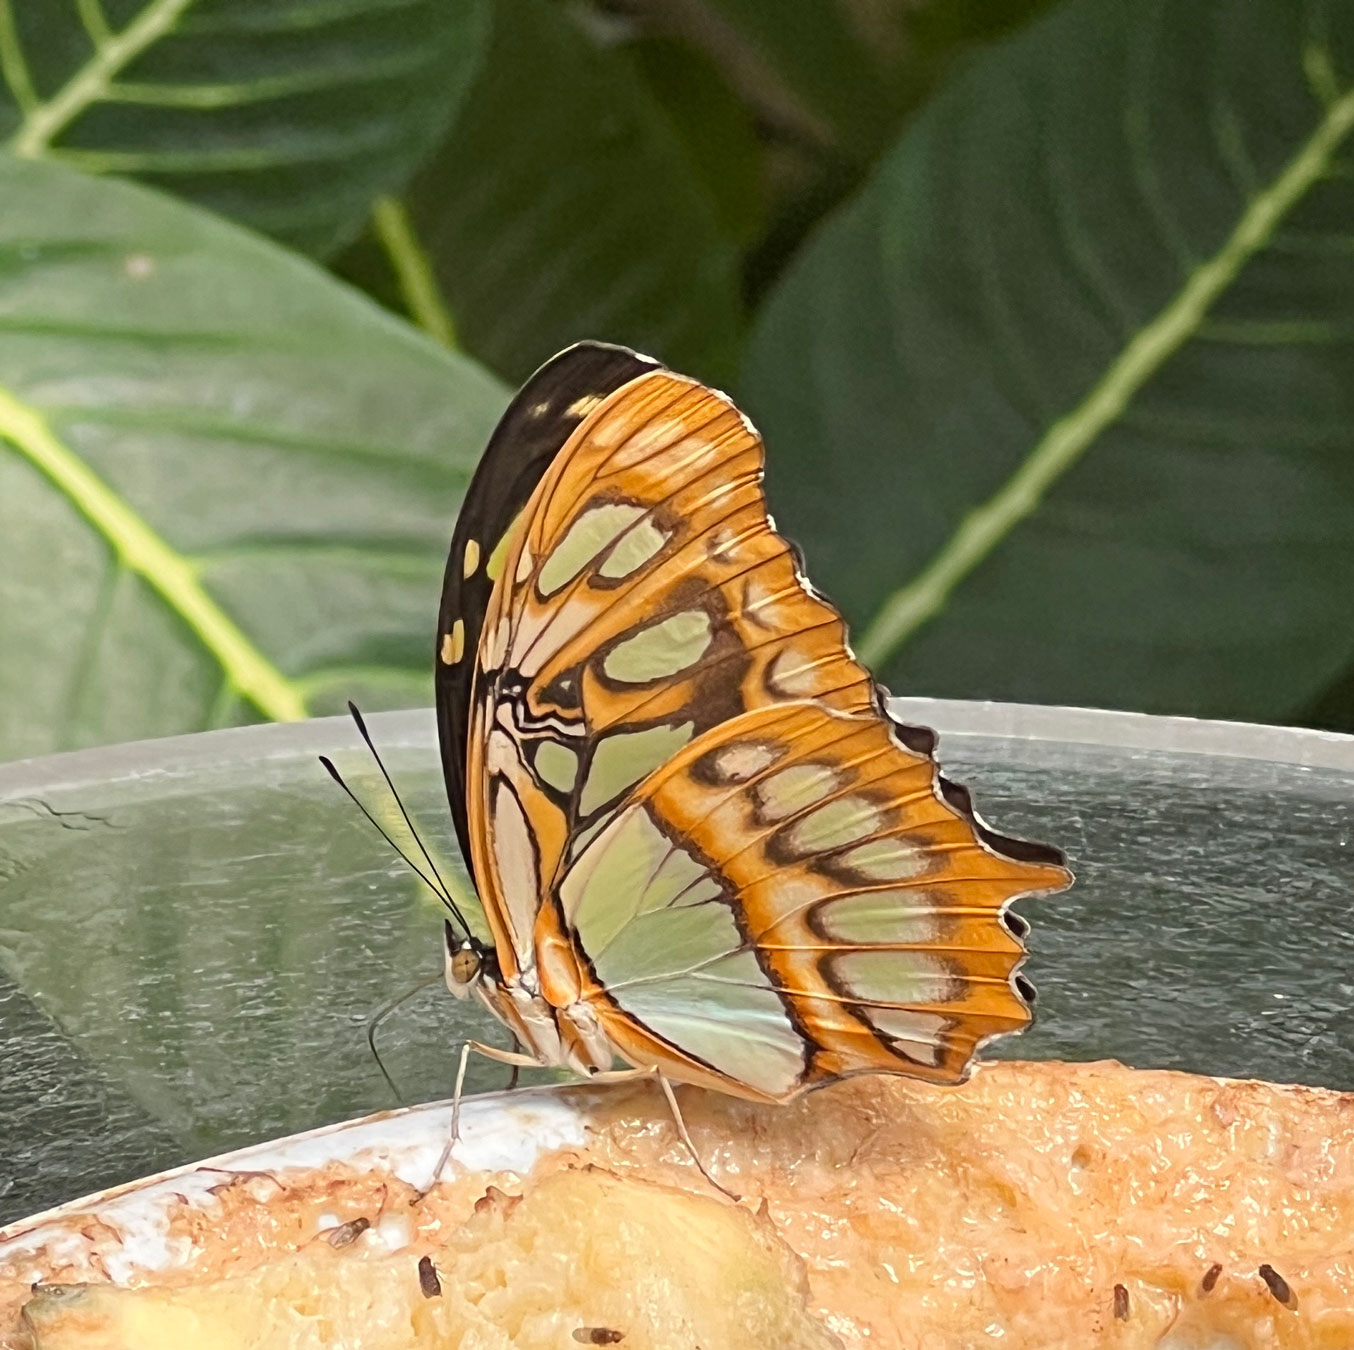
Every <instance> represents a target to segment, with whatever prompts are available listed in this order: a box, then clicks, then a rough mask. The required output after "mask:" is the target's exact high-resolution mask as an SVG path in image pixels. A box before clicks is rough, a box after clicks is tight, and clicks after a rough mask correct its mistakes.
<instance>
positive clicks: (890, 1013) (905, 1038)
mask: <svg viewBox="0 0 1354 1350" xmlns="http://www.w3.org/2000/svg"><path fill="white" fill-rule="evenodd" d="M866 1011H867V1013H868V1016H869V1020H870V1025H871V1026H873V1027H874V1028H875V1029H876V1030H877V1031H882V1032H883V1033H884V1035H885V1036H891V1037H892V1038H893V1039H894V1040H895V1041H899V1042H901V1044H900V1046H899V1048H900V1049H901V1050H902V1051H903V1053H904V1054H905V1055H908V1056H909V1057H910V1058H912V1059H915V1060H919V1061H920V1062H921V1063H923V1064H931V1065H937V1064H939V1063H940V1061H941V1057H942V1056H943V1055H944V1053H945V1047H944V1035H945V1032H946V1031H948V1030H949V1028H950V1025H951V1023H950V1019H949V1018H948V1017H942V1016H941V1015H940V1014H939V1013H929V1012H915V1011H913V1010H912V1009H911V1008H869V1009H867V1010H866Z"/></svg>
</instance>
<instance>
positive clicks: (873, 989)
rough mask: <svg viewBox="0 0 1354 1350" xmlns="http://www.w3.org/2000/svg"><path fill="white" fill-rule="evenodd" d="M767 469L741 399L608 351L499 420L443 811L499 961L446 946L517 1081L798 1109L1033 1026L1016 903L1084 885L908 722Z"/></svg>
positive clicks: (461, 622)
mask: <svg viewBox="0 0 1354 1350" xmlns="http://www.w3.org/2000/svg"><path fill="white" fill-rule="evenodd" d="M763 459H764V456H763V447H762V443H761V440H760V438H759V437H758V435H757V433H756V431H755V430H754V429H753V427H752V425H751V423H750V422H749V421H748V420H747V418H746V417H745V416H743V414H742V413H741V412H740V411H739V410H738V409H737V408H736V407H735V406H734V405H733V403H732V402H730V400H729V399H728V398H726V397H725V396H724V395H723V394H720V393H718V392H716V391H715V390H713V389H710V388H707V387H706V386H704V385H702V384H700V383H698V382H697V381H695V380H692V379H688V378H686V377H684V376H681V375H678V374H675V373H673V372H672V371H670V370H667V369H665V368H664V367H662V366H661V365H659V364H658V363H657V362H656V361H653V360H651V359H649V358H647V357H644V356H640V355H638V354H636V353H634V352H631V351H628V350H626V349H624V348H619V347H612V346H607V345H603V344H600V343H584V344H580V345H578V346H575V347H571V348H569V349H568V350H566V351H564V352H563V353H561V354H560V355H559V356H557V357H555V358H554V359H553V360H551V361H550V362H548V363H547V364H546V365H545V366H543V367H542V368H541V369H540V370H539V371H537V372H536V374H535V375H533V376H532V377H531V378H530V380H528V381H527V383H526V385H525V386H524V387H523V388H522V390H521V391H520V392H519V393H518V394H517V396H516V397H515V398H514V399H513V401H512V403H511V405H510V406H509V407H508V409H507V411H506V412H505V414H504V415H503V418H502V420H501V421H500V422H499V424H498V427H497V429H496V430H495V431H494V433H493V436H492V438H491V440H490V441H489V444H488V447H487V449H486V451H485V453H484V456H483V459H482V460H481V462H480V464H479V467H478V469H477V471H476V473H475V474H474V477H473V479H472V481H471V483H470V486H469V488H468V491H467V495H466V498H465V501H464V505H463V507H462V510H461V514H460V516H459V518H458V521H457V524H456V527H455V532H454V535H453V539H452V544H451V551H450V556H449V558H448V562H447V568H446V575H445V579H444V583H443V593H442V604H441V611H440V615H439V620H438V633H437V650H436V670H435V691H436V703H437V722H438V734H439V742H440V748H441V756H442V764H443V769H444V773H445V778H446V786H447V795H448V800H449V804H450V807H451V815H452V819H453V821H454V824H455V828H456V833H457V836H458V838H459V841H460V844H461V849H462V852H463V854H464V856H465V858H466V860H467V863H468V866H469V868H470V872H471V876H472V880H473V882H474V886H475V889H476V891H477V892H478V895H479V897H480V901H481V903H482V905H483V909H484V914H485V918H486V920H487V925H488V929H489V932H490V934H491V937H492V941H491V942H485V941H483V940H482V939H481V938H479V937H477V936H476V935H475V934H474V933H473V932H471V931H470V929H469V928H468V927H464V928H461V929H458V928H456V927H453V926H452V924H451V923H450V922H448V924H447V930H446V932H447V940H446V962H445V965H446V970H445V975H446V981H447V984H448V987H449V988H450V989H451V990H452V992H453V993H456V994H458V995H460V996H462V997H471V996H473V997H477V998H479V999H480V1000H481V1001H482V1002H483V1003H484V1004H485V1005H486V1006H487V1007H488V1008H489V1010H490V1011H491V1012H492V1013H493V1014H494V1015H495V1016H496V1017H497V1018H498V1019H499V1020H500V1021H501V1022H503V1023H504V1024H505V1025H506V1026H507V1027H508V1028H509V1029H510V1030H511V1032H512V1033H513V1035H514V1036H515V1037H516V1039H517V1041H518V1042H519V1043H520V1045H521V1046H522V1047H523V1048H524V1050H525V1055H524V1056H523V1058H524V1060H525V1061H527V1062H534V1063H540V1064H544V1065H551V1066H563V1067H568V1068H570V1069H572V1070H574V1071H575V1072H577V1073H579V1074H582V1075H585V1076H596V1075H599V1074H606V1073H609V1072H611V1071H613V1070H614V1069H615V1068H616V1066H617V1065H618V1064H619V1065H623V1066H629V1067H630V1068H631V1069H633V1070H635V1071H643V1072H653V1073H656V1074H658V1075H660V1078H661V1079H663V1080H672V1081H675V1082H681V1083H689V1084H696V1085H699V1086H701V1087H705V1088H712V1089H716V1090H718V1091H721V1092H725V1093H730V1094H732V1095H734V1096H738V1097H743V1098H748V1099H751V1100H755V1101H774V1102H781V1101H786V1100H788V1099H789V1098H792V1097H794V1096H795V1095H796V1094H797V1093H799V1092H801V1091H802V1090H804V1089H806V1088H809V1087H813V1086H815V1085H819V1084H824V1083H829V1082H832V1081H835V1080H837V1079H841V1078H846V1077H850V1076H851V1075H854V1074H861V1073H899V1074H907V1075H911V1076H913V1077H916V1078H921V1079H927V1080H930V1081H932V1082H937V1083H955V1082H959V1081H961V1080H962V1079H963V1078H964V1077H965V1076H966V1074H967V1073H968V1071H969V1066H970V1064H971V1061H972V1059H973V1056H974V1053H975V1051H976V1050H977V1049H978V1047H979V1046H980V1045H982V1044H983V1042H985V1041H987V1040H988V1039H990V1038H991V1037H993V1036H997V1035H1001V1034H1003V1033H1007V1032H1012V1031H1017V1030H1019V1029H1021V1028H1023V1027H1024V1026H1026V1025H1027V1024H1028V1023H1029V1022H1030V1020H1031V1002H1032V999H1033V989H1032V988H1031V986H1030V984H1029V983H1028V981H1027V980H1026V978H1025V977H1024V976H1023V975H1022V974H1021V973H1020V970H1019V968H1020V965H1021V962H1022V961H1023V959H1024V956H1025V949H1024V944H1023V938H1024V937H1025V935H1026V933H1027V931H1028V930H1027V925H1026V924H1025V922H1024V921H1023V920H1022V919H1020V918H1019V917H1018V916H1016V915H1015V914H1013V913H1012V912H1011V911H1010V909H1009V908H1008V907H1009V905H1010V902H1011V901H1012V900H1013V899H1015V898H1016V897H1018V896H1022V895H1031V894H1038V893H1047V892H1051V891H1055V890H1059V889H1061V888H1063V887H1064V886H1066V885H1067V884H1068V883H1069V882H1070V879H1071V878H1070V874H1069V873H1068V871H1067V870H1066V867H1065V865H1064V861H1063V857H1062V855H1061V854H1060V853H1059V852H1058V851H1057V850H1056V849H1053V848H1049V847H1045V846H1043V845H1039V844H1032V843H1027V842H1024V841H1020V840H1016V839H1012V838H1007V837H1005V836H1003V835H999V834H996V833H994V832H993V831H992V830H990V829H989V828H988V827H987V826H986V825H985V824H984V823H983V822H982V821H981V820H980V819H979V818H978V816H977V815H976V814H975V813H974V811H973V807H972V804H971V801H970V798H969V795H968V793H967V791H966V790H965V789H964V788H962V787H960V786H958V785H956V784H954V783H951V782H950V781H949V780H947V779H946V778H944V777H943V776H942V775H941V774H940V773H939V771H938V769H937V766H936V762H935V759H934V757H933V755H934V750H935V737H934V734H933V733H932V732H930V731H929V730H926V729H924V728H919V727H914V726H908V725H905V724H902V723H900V722H898V721H895V720H894V719H893V718H892V717H891V716H890V714H889V712H888V708H887V705H886V702H885V698H886V693H885V691H884V690H883V689H881V688H880V686H878V685H877V684H876V683H875V681H874V680H873V678H872V677H871V675H870V673H869V672H868V671H867V670H866V669H865V668H864V667H863V666H862V665H860V663H859V662H858V661H856V659H855V657H854V656H853V655H852V653H851V650H850V648H849V646H848V645H847V633H846V627H845V623H844V621H843V619H842V617H841V615H840V614H839V613H838V612H837V610H836V609H834V608H833V607H832V605H831V604H829V603H828V602H827V601H826V600H825V599H824V598H823V597H822V596H821V595H820V594H819V593H818V592H817V591H815V590H814V588H813V587H812V586H811V585H810V584H809V582H808V581H807V580H806V579H805V576H804V572H803V567H802V563H801V560H800V557H799V554H798V552H797V551H796V549H795V548H794V547H793V546H792V545H791V544H790V543H789V542H788V541H787V540H786V539H784V538H783V537H782V536H781V535H779V534H778V533H776V530H775V528H774V525H773V522H772V520H771V518H770V516H769V514H768V512H767V505H766V500H765V497H764V495H763V491H762V472H763ZM503 1057H504V1058H507V1059H509V1060H510V1061H511V1060H512V1059H513V1057H512V1056H503ZM665 1090H666V1089H665Z"/></svg>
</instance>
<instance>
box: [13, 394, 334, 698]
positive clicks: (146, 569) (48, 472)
mask: <svg viewBox="0 0 1354 1350" xmlns="http://www.w3.org/2000/svg"><path fill="white" fill-rule="evenodd" d="M0 441H7V442H8V443H9V444H10V445H12V446H13V447H14V449H15V450H17V451H18V453H19V454H21V455H22V456H24V458H25V459H27V460H28V461H29V462H30V463H31V464H33V466H34V467H35V468H37V469H38V470H39V472H41V473H42V474H43V475H45V476H46V477H47V478H48V479H49V480H50V481H51V482H52V483H53V484H54V485H55V486H56V487H57V489H58V490H60V491H61V492H62V493H63V494H64V495H65V496H66V497H67V499H68V500H69V501H70V502H71V503H72V504H73V505H74V506H75V508H76V509H77V510H78V511H79V512H80V513H81V514H82V515H83V516H84V517H85V519H86V520H88V521H89V523H90V524H91V525H92V526H93V527H94V528H95V529H96V530H97V531H98V532H99V533H100V534H101V535H102V536H103V538H104V539H105V540H106V541H107V543H108V545H109V546H110V547H111V548H112V550H113V552H114V554H115V556H116V557H117V559H118V561H119V563H120V564H121V565H122V566H123V567H124V568H126V570H127V571H129V572H133V573H135V574H136V575H137V576H140V577H142V578H143V579H144V580H145V581H146V583H147V584H148V585H149V586H150V587H151V589H152V590H154V591H155V592H156V593H157V594H158V595H159V596H160V597H161V599H162V600H163V601H164V602H165V604H167V605H168V606H169V608H170V609H171V610H172V611H173V612H174V613H175V614H176V615H178V617H179V618H180V619H181V620H182V621H183V622H184V623H185V624H186V625H187V626H188V628H189V629H190V630H191V631H192V632H193V634H194V635H195V636H196V637H197V639H198V641H200V642H201V643H202V645H203V646H204V647H205V648H206V649H207V650H208V651H209V652H210V653H211V655H212V656H213V657H214V658H215V660H216V661H217V663H218V664H219V665H220V667H221V670H222V673H223V675H224V677H225V681H226V684H227V685H228V686H229V688H230V689H232V690H233V691H234V692H235V693H237V694H238V695H239V696H240V697H241V698H244V699H247V700H248V701H249V702H250V703H252V704H253V705H254V706H255V707H256V708H257V709H258V710H259V712H261V713H262V714H263V715H264V716H265V717H269V718H272V719H273V720H274V721H281V722H294V721H299V720H300V719H301V718H304V717H305V716H306V715H307V713H308V709H307V708H306V704H305V699H304V697H303V696H302V693H301V690H300V688H299V686H298V685H297V684H295V683H294V682H293V681H291V680H288V679H287V678H286V676H284V675H283V674H282V672H281V671H280V670H278V668H277V667H276V666H275V665H274V664H273V663H272V662H271V661H269V660H268V658H267V657H266V656H264V654H263V653H262V652H261V651H260V650H259V649H258V647H256V646H255V645H254V643H253V642H251V641H250V639H249V638H248V637H247V636H246V635H245V634H244V632H243V631H242V630H241V629H240V627H239V626H238V625H237V624H236V623H235V621H234V620H233V619H231V618H230V616H229V615H228V614H226V612H225V611H224V610H223V609H222V608H221V607H220V605H218V604H217V603H216V601H215V600H213V599H212V597H211V596H210V595H208V594H207V592H206V591H205V590H204V589H203V588H202V585H201V584H200V582H199V581H198V578H197V574H196V570H195V569H194V567H193V565H192V563H191V562H190V561H189V560H188V559H187V558H185V557H184V556H183V555H182V554H180V553H178V552H176V551H175V550H174V549H173V548H172V547H171V546H170V545H169V544H168V543H167V542H166V541H165V540H164V539H162V538H161V537H160V535H159V534H157V533H156V532H155V530H153V529H152V528H151V526H150V525H149V524H148V523H147V522H146V521H145V520H144V519H143V518H142V517H141V516H140V515H138V514H137V512H136V511H135V510H134V509H133V508H132V506H131V505H130V504H129V503H128V502H127V501H126V500H124V499H123V498H122V497H120V496H119V495H118V494H117V493H116V492H114V491H113V489H112V488H111V487H109V485H108V484H107V483H105V482H104V481H103V480H102V479H101V478H99V477H98V476H97V475H96V474H95V473H94V472H93V471H92V470H91V469H90V468H89V467H88V465H86V464H85V463H84V462H83V461H82V460H81V459H80V458H79V456H78V455H76V454H75V453H74V452H73V451H72V450H71V449H70V447H69V446H67V445H65V444H64V443H63V442H62V441H61V440H60V438H59V437H58V436H57V435H56V434H55V433H54V432H53V431H52V429H51V427H50V426H49V425H48V423H47V421H46V419H45V418H44V417H43V415H42V414H41V413H40V412H38V411H37V409H35V408H32V407H30V406H28V405H27V404H25V403H23V402H22V401H21V400H19V399H18V398H16V397H15V396H14V395H13V394H12V393H10V392H9V391H8V390H5V389H0Z"/></svg>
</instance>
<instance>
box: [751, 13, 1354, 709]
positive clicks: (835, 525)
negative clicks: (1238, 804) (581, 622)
mask: <svg viewBox="0 0 1354 1350" xmlns="http://www.w3.org/2000/svg"><path fill="white" fill-rule="evenodd" d="M1352 139H1354V8H1351V7H1350V6H1348V5H1339V4H1335V3H1328V4H1324V5H1323V4H1320V3H1314V4H1311V5H1307V6H1302V7H1299V6H1290V5H1283V4H1269V5H1255V4H1252V3H1246V0H1170V3H1167V2H1166V0H1153V3H1151V4H1146V5H1129V4H1127V3H1123V0H1072V2H1071V3H1068V4H1066V5H1065V6H1063V7H1062V8H1061V9H1060V10H1058V11H1055V12H1054V13H1052V14H1051V15H1049V16H1048V17H1047V18H1045V19H1043V20H1041V21H1039V22H1038V23H1036V24H1035V25H1033V26H1032V27H1030V28H1028V29H1027V30H1025V31H1024V32H1023V33H1022V34H1021V35H1020V36H1018V37H1017V38H1015V39H1014V40H1012V41H1010V42H1008V43H1006V44H1005V45H1003V46H1001V47H999V48H996V49H994V50H993V51H992V52H990V53H989V54H988V56H986V57H985V58H984V59H982V60H981V61H979V62H977V63H976V64H975V65H974V67H973V68H972V69H971V71H970V72H969V73H968V75H967V76H966V77H965V78H964V79H963V80H961V81H960V82H959V83H957V84H955V85H954V86H952V87H951V88H950V89H949V90H948V91H947V92H946V93H945V94H944V95H943V96H941V97H940V98H939V99H938V100H937V101H936V102H935V103H933V104H932V105H931V106H930V107H929V108H928V110H927V111H926V112H925V113H924V114H923V115H922V116H921V117H920V118H919V119H918V120H917V122H915V123H914V124H913V127H912V129H911V130H910V132H909V133H908V134H907V135H906V136H905V137H904V138H903V140H902V141H901V143H900V144H899V145H898V147H897V148H896V150H895V151H894V152H893V153H892V154H891V155H890V156H889V157H888V158H887V160H886V161H885V162H884V163H883V164H882V165H881V166H880V168H879V170H878V172H877V174H876V175H875V176H874V178H873V180H872V181H871V183H870V184H869V186H868V187H867V189H866V190H865V191H863V192H862V193H861V194H860V196H859V197H858V198H857V199H855V200H854V201H853V202H852V203H851V204H850V205H849V206H848V207H847V208H846V209H844V210H843V211H841V212H840V213H839V214H838V215H837V216H836V217H835V218H833V219H832V220H831V221H830V222H829V223H828V224H827V226H826V227H825V228H824V229H823V230H822V231H821V233H820V234H819V236H818V237H817V239H816V240H815V241H814V243H813V244H812V246H811V247H809V248H808V249H807V250H806V252H805V253H804V254H803V256H802V257H801V258H800V259H799V260H798V262H797V263H796V265H795V267H794V269H793V272H792V274H791V275H789V276H788V277H787V278H786V280H785V281H784V283H783V284H782V286H781V287H780V288H779V290H778V291H777V293H776V294H775V295H774V296H773V298H772V300H771V301H770V303H769V304H768V306H767V307H766V309H765V310H764V311H763V313H762V315H761V317H760V322H759V324H758V327H757V331H756V332H755V334H754V337H753V341H752V347H751V352H750V356H749V361H748V367H747V371H746V379H745V393H746V396H747V401H748V403H749V405H750V407H751V409H752V411H753V413H754V415H756V416H758V417H759V419H760V421H761V423H762V425H763V429H764V431H765V432H766V433H767V437H768V440H769V443H770V453H771V469H770V479H771V496H772V502H773V505H775V506H776V507H777V512H778V518H779V519H780V520H781V522H782V524H784V525H785V526H787V527H788V528H789V530H790V532H791V533H792V534H795V535H797V536H799V537H800V538H801V539H802V540H803V542H804V543H805V545H806V547H807V553H808V559H809V565H810V568H811V569H812V571H813V572H814V574H815V575H816V576H817V577H818V578H819V579H820V580H821V581H822V583H823V584H824V586H825V587H826V589H827V590H828V591H829V593H831V594H834V595H835V596H836V597H837V598H838V599H839V600H840V601H841V602H843V603H844V605H845V607H846V609H847V610H848V612H849V614H850V615H851V616H852V617H853V618H854V619H855V620H856V621H858V622H859V621H864V620H867V619H868V620H870V621H871V622H870V626H869V628H868V630H867V631H866V633H865V636H864V641H863V643H862V644H861V650H862V655H863V656H865V657H866V659H869V660H872V661H873V662H874V663H876V666H877V668H879V670H880V673H881V675H883V676H886V677H887V678H888V680H889V681H890V683H891V684H892V685H893V686H894V687H895V688H899V689H905V690H907V691H909V692H916V693H928V694H941V693H943V694H949V695H956V696H975V697H994V698H1013V699H1027V700H1034V701H1044V702H1072V703H1091V704H1102V705H1110V706H1121V707H1137V708H1145V709H1149V710H1170V711H1178V712H1198V713H1204V712H1207V713H1212V714H1216V715H1231V716H1243V717H1262V718H1265V717H1276V716H1281V715H1283V714H1285V713H1286V712H1289V711H1291V710H1294V709H1297V708H1299V707H1301V706H1303V705H1304V704H1305V703H1306V702H1307V701H1308V700H1310V699H1312V698H1314V697H1315V696H1316V695H1317V694H1318V693H1319V692H1320V691H1321V690H1322V689H1323V688H1324V687H1325V686H1327V685H1328V684H1329V683H1330V682H1331V681H1332V680H1333V679H1334V678H1335V677H1336V676H1337V675H1338V674H1339V673H1340V671H1341V670H1343V669H1345V668H1347V667H1348V666H1349V664H1350V662H1351V657H1352V656H1354V625H1352V624H1351V623H1350V622H1349V597H1350V594H1351V593H1352V592H1354V232H1351V226H1350V222H1351V220H1354V156H1352V155H1351V140H1352Z"/></svg>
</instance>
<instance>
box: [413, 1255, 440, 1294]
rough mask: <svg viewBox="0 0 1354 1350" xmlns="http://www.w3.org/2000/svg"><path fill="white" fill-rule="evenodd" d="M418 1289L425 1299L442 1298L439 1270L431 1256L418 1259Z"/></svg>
mask: <svg viewBox="0 0 1354 1350" xmlns="http://www.w3.org/2000/svg"><path fill="white" fill-rule="evenodd" d="M418 1287H419V1288H420V1289H421V1290H422V1291H423V1297H424V1298H441V1297H442V1281H441V1280H439V1279H438V1278H437V1270H436V1268H435V1267H434V1265H433V1259H432V1257H431V1256H420V1257H419V1258H418Z"/></svg>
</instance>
